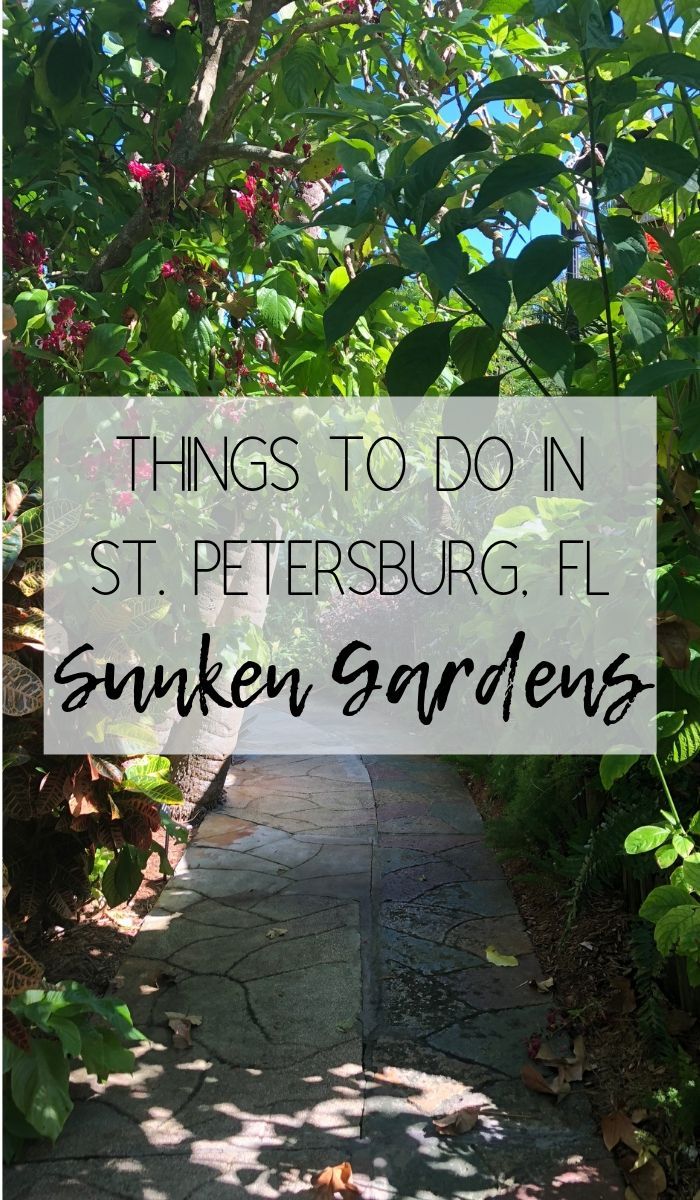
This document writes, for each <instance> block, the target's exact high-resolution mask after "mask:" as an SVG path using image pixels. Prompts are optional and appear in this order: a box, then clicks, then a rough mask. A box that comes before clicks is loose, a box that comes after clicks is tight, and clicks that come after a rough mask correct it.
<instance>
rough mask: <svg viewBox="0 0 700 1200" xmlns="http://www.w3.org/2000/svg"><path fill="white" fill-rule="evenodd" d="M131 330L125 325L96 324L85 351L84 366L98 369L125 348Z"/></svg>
mask: <svg viewBox="0 0 700 1200" xmlns="http://www.w3.org/2000/svg"><path fill="white" fill-rule="evenodd" d="M128 336H129V331H128V329H127V328H126V327H125V326H124V325H96V326H95V328H94V329H93V330H92V332H91V333H90V335H89V337H88V340H87V342H86V343H85V350H84V352H83V368H84V370H86V371H98V370H99V369H100V366H101V365H102V364H103V363H104V362H105V361H106V360H108V359H110V358H114V356H115V355H116V353H117V351H118V350H123V349H124V347H125V345H126V339H127V337H128Z"/></svg>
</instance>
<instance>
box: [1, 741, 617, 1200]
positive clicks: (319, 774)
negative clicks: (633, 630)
mask: <svg viewBox="0 0 700 1200" xmlns="http://www.w3.org/2000/svg"><path fill="white" fill-rule="evenodd" d="M227 795H228V799H227V803H226V806H225V808H223V809H222V810H220V811H217V812H215V813H212V814H210V815H209V816H208V817H207V818H206V819H205V820H204V822H203V824H202V825H201V827H200V828H199V830H198V831H197V834H196V836H195V838H194V840H193V842H192V844H191V846H190V847H188V850H187V852H186V854H185V856H184V858H183V859H182V861H181V863H180V865H179V867H178V869H177V871H176V874H175V876H174V878H173V879H172V880H171V881H170V883H169V884H168V886H167V888H166V890H165V891H164V893H163V894H162V896H161V899H160V902H159V904H158V906H157V908H155V909H154V910H153V911H152V912H151V913H150V914H149V916H148V917H147V918H146V920H145V922H144V924H143V926H142V929H141V932H140V934H139V936H138V938H137V939H136V942H135V945H134V947H133V951H132V953H131V956H130V958H129V959H128V961H127V962H126V963H125V964H123V966H122V969H121V973H122V974H123V976H124V985H123V989H122V990H123V992H124V994H125V997H126V998H127V999H128V1001H129V1003H130V1005H131V1009H132V1012H133V1015H134V1019H135V1022H136V1024H137V1025H138V1026H139V1028H141V1029H142V1030H143V1031H144V1032H145V1034H146V1035H147V1037H148V1039H149V1040H148V1042H147V1043H146V1044H145V1045H144V1046H143V1048H142V1049H141V1050H140V1052H139V1057H138V1064H137V1070H136V1072H135V1074H134V1075H133V1076H117V1077H113V1078H112V1079H111V1080H110V1082H109V1084H108V1085H107V1086H104V1087H97V1088H95V1087H91V1086H90V1085H89V1084H88V1083H87V1081H86V1079H85V1077H84V1076H83V1075H81V1073H76V1076H75V1085H74V1086H75V1092H76V1107H75V1112H74V1113H73V1115H72V1116H71V1118H70V1119H69V1121H68V1123H67V1126H66V1129H65V1131H64V1134H63V1136H62V1137H61V1139H60V1141H59V1142H58V1144H57V1146H56V1147H55V1148H51V1147H50V1146H48V1145H39V1146H37V1147H36V1148H35V1149H34V1150H33V1151H32V1154H31V1157H30V1159H29V1160H28V1161H27V1162H25V1163H23V1164H22V1165H20V1166H15V1167H13V1168H11V1169H10V1170H8V1171H7V1172H6V1180H5V1187H6V1195H7V1197H8V1200H46V1198H50V1200H53V1198H54V1197H55V1198H56V1200H63V1198H64V1197H77V1196H78V1195H81V1196H86V1197H89V1198H92V1197H95V1198H96V1200H103V1198H104V1200H107V1198H114V1200H131V1198H134V1200H191V1198H195V1197H196V1198H199V1200H243V1198H244V1197H263V1198H268V1197H269V1198H270V1200H272V1198H273V1197H277V1196H284V1195H288V1194H289V1195H291V1194H309V1192H308V1189H309V1179H310V1174H311V1173H312V1172H313V1171H314V1170H319V1169H320V1168H322V1167H324V1166H325V1165H327V1164H329V1163H336V1162H340V1161H343V1160H346V1159H348V1160H350V1161H351V1162H352V1164H353V1168H354V1171H355V1177H356V1180H357V1182H358V1183H359V1184H360V1186H361V1188H362V1193H363V1195H364V1196H365V1197H366V1198H367V1200H448V1198H449V1200H453V1198H454V1200H497V1198H503V1200H622V1195H623V1189H622V1187H621V1184H620V1180H619V1177H618V1175H617V1172H616V1170H615V1167H614V1164H613V1162H612V1160H611V1159H610V1157H609V1156H608V1155H606V1153H605V1150H604V1148H603V1145H602V1141H601V1140H600V1137H599V1136H598V1135H597V1134H596V1132H595V1130H594V1128H593V1124H592V1121H591V1117H590V1113H589V1111H588V1106H587V1101H586V1097H585V1094H584V1093H583V1091H582V1089H580V1087H579V1089H578V1091H577V1090H574V1092H572V1094H571V1095H570V1096H569V1097H568V1098H567V1099H566V1100H565V1101H564V1102H563V1103H562V1104H560V1105H555V1104H554V1102H553V1101H551V1100H550V1099H548V1098H547V1097H546V1096H540V1095H536V1094H533V1093H531V1092H528V1091H527V1090H526V1089H525V1088H524V1087H523V1085H522V1083H521V1082H520V1079H519V1073H520V1068H521V1066H522V1064H523V1062H525V1061H526V1052H525V1046H526V1042H527V1039H528V1038H529V1037H530V1035H531V1034H533V1033H538V1032H542V1031H543V1029H544V1027H545V1025H546V1012H547V1008H548V1007H549V1005H550V1003H551V1001H550V1000H549V999H548V998H547V997H546V996H540V995H538V994H537V993H536V992H533V991H532V989H530V988H528V986H527V981H528V979H531V978H532V977H533V976H537V975H538V973H539V967H538V964H537V962H536V959H535V957H534V955H533V951H532V946H531V944H530V941H529V938H528V936H527V934H526V932H525V930H524V928H523V926H522V923H521V921H520V918H519V916H518V914H517V912H516V909H515V905H514V902H513V899H512V896H511V894H510V891H509V889H508V888H507V886H506V883H505V880H504V878H503V875H502V873H501V870H500V868H499V866H498V864H497V863H496V861H495V859H494V857H493V855H492V854H491V852H490V851H489V849H488V848H487V847H486V845H485V843H484V838H483V828H482V824H481V820H480V818H479V815H478V813H477V811H476V809H475V807H474V805H473V803H472V801H471V799H470V798H469V796H468V794H467V792H466V790H465V788H464V786H463V783H462V781H461V780H460V778H459V775H458V774H457V772H456V771H455V770H454V768H453V767H452V766H451V765H450V764H448V763H445V762H443V761H441V760H439V759H430V758H405V757H404V758H384V757H377V758H367V759H364V760H361V759H359V758H342V757H312V758H305V757H300V758H274V757H272V758H268V759H265V758H255V759H245V760H243V761H240V762H238V763H236V764H235V765H234V767H233V768H232V771H231V775H230V778H229V787H228V793H227ZM489 945H494V946H496V947H497V949H498V950H500V951H501V952H502V953H508V954H515V955H516V956H517V957H518V959H519V965H518V967H516V968H499V967H495V966H493V965H491V964H490V963H489V962H488V961H487V958H486V947H487V946H489ZM164 972H165V973H167V976H168V978H169V979H171V980H172V982H170V983H169V984H168V986H158V977H159V976H161V975H162V974H163V973H164ZM161 982H162V981H161ZM172 1011H175V1012H190V1013H192V1014H195V1015H197V1016H199V1017H201V1024H200V1025H197V1026H195V1027H194V1029H193V1045H192V1047H191V1048H189V1049H187V1050H185V1051H182V1050H180V1051H178V1050H175V1049H173V1047H172V1039H171V1034H170V1031H169V1029H168V1026H167V1017H166V1013H167V1012H172ZM464 1104H481V1105H483V1111H482V1115H481V1117H480V1119H479V1122H478V1124H477V1126H476V1127H475V1129H474V1130H473V1131H472V1132H471V1133H469V1134H465V1135H463V1136H461V1137H459V1138H451V1139H450V1138H445V1137H438V1136H436V1133H435V1130H434V1127H433V1126H432V1121H431V1119H432V1117H434V1116H437V1115H444V1114H445V1113H448V1112H451V1111H454V1110H455V1109H457V1108H459V1107H461V1106H462V1105H464Z"/></svg>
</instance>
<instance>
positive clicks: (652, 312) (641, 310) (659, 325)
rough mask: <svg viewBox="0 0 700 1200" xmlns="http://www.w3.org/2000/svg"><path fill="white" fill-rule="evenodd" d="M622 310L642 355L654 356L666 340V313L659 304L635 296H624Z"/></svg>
mask: <svg viewBox="0 0 700 1200" xmlns="http://www.w3.org/2000/svg"><path fill="white" fill-rule="evenodd" d="M622 311H623V313H624V316H625V320H626V321H627V325H628V327H629V331H630V333H631V335H632V338H633V341H634V343H635V345H636V346H638V348H639V350H640V352H641V353H642V355H643V356H644V357H645V358H646V357H656V355H657V354H658V353H659V351H660V350H661V348H662V347H663V345H664V343H665V341H666V314H665V312H664V310H663V309H662V308H661V305H659V304H652V303H651V301H649V300H641V299H640V298H639V297H637V296H625V297H624V299H623V301H622Z"/></svg>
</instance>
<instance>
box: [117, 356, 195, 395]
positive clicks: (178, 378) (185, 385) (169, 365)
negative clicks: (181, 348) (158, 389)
mask: <svg viewBox="0 0 700 1200" xmlns="http://www.w3.org/2000/svg"><path fill="white" fill-rule="evenodd" d="M133 365H134V366H135V367H141V368H143V370H144V371H148V372H149V373H150V374H151V375H157V376H158V378H159V379H164V380H165V382H166V383H167V384H168V385H169V386H170V387H172V389H173V391H176V392H181V393H182V395H183V396H196V395H197V384H196V383H195V381H194V379H193V378H192V376H191V375H190V373H189V371H188V370H187V367H186V366H185V365H184V364H183V363H182V362H181V361H180V359H179V358H176V357H175V355H174V354H167V353H166V352H165V351H164V350H146V351H144V353H143V354H140V355H139V357H138V358H135V359H134V363H133Z"/></svg>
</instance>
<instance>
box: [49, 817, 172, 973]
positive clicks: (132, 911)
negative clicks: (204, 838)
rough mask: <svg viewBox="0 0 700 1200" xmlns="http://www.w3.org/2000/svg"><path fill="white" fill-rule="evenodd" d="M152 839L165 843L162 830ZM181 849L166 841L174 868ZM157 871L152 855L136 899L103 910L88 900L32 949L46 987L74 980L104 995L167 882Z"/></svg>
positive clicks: (158, 865)
mask: <svg viewBox="0 0 700 1200" xmlns="http://www.w3.org/2000/svg"><path fill="white" fill-rule="evenodd" d="M153 840H154V841H155V842H158V843H159V845H161V846H162V845H164V844H165V831H164V830H163V829H159V830H158V831H157V832H156V833H155V834H154V835H153ZM185 849H186V847H185V845H184V844H183V843H182V842H176V841H174V840H173V839H171V841H170V844H169V846H168V859H169V861H170V865H171V866H172V867H173V868H175V867H176V866H177V864H178V863H179V861H180V859H181V858H182V855H183V854H184V852H185ZM168 878H169V877H166V876H163V875H162V873H161V870H160V862H159V859H158V856H157V855H156V854H152V855H151V857H150V858H149V860H148V863H147V865H146V869H145V871H144V874H143V880H142V882H141V886H140V888H139V890H138V891H137V892H136V895H135V896H133V897H132V899H131V900H129V901H127V902H126V903H125V904H120V905H118V906H117V907H116V908H107V907H106V906H105V905H104V903H103V902H102V901H97V900H96V901H93V902H92V903H90V904H88V905H86V906H85V908H83V909H82V911H81V913H80V916H79V919H78V921H77V922H76V923H75V924H74V925H70V926H66V927H64V928H55V929H53V930H51V931H50V933H48V934H47V935H46V937H45V938H44V940H43V942H42V943H41V946H40V947H38V948H37V951H36V957H37V958H38V959H39V961H40V962H41V963H42V964H43V966H44V973H45V978H46V979H47V980H48V981H49V983H58V982H60V981H61V980H63V979H76V980H77V981H78V982H79V983H84V984H85V985H86V986H88V987H90V988H92V989H93V991H95V992H97V993H98V995H104V993H105V992H107V991H108V990H110V988H111V987H112V986H113V985H114V983H115V981H116V976H117V974H118V969H119V963H120V962H121V960H122V958H124V956H125V955H126V954H128V952H129V947H130V945H131V941H132V939H133V938H135V937H136V934H137V933H138V931H139V929H140V928H141V923H142V921H143V919H144V917H145V916H146V914H147V913H148V912H150V910H151V909H152V908H153V906H154V904H155V903H156V901H157V899H158V897H159V895H160V893H161V892H162V890H163V888H164V887H165V884H166V883H167V879H168Z"/></svg>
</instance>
